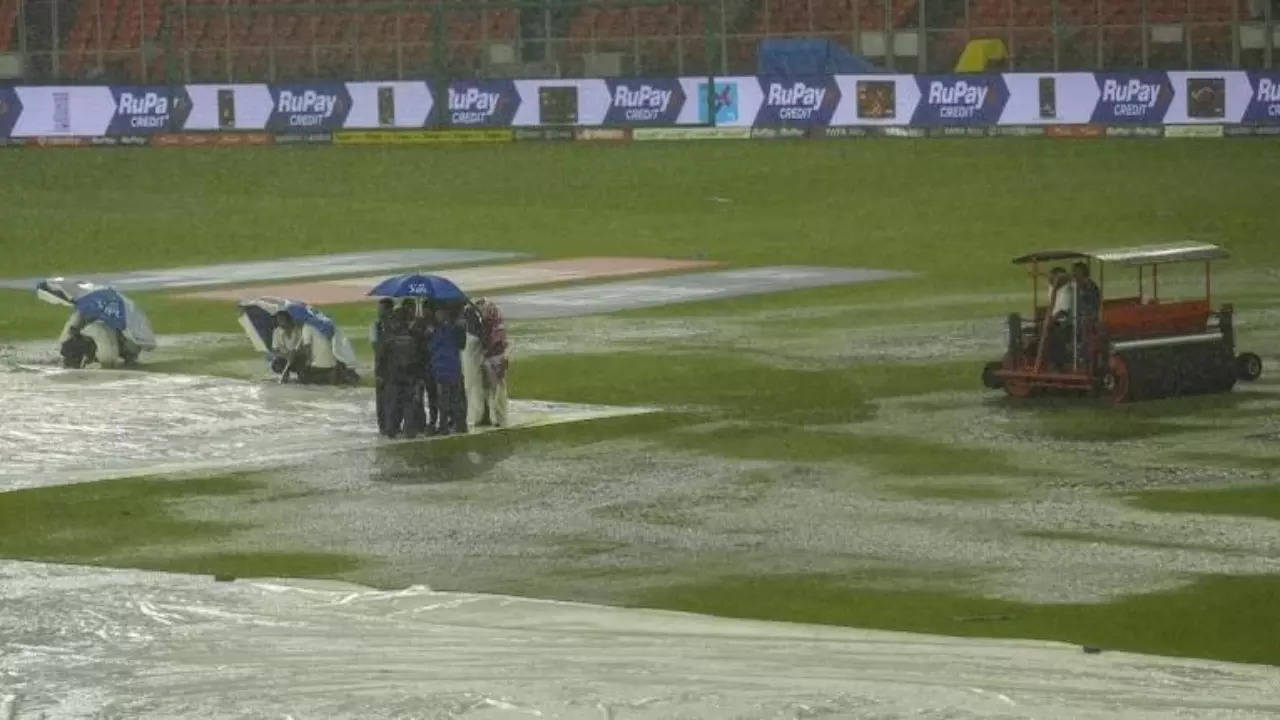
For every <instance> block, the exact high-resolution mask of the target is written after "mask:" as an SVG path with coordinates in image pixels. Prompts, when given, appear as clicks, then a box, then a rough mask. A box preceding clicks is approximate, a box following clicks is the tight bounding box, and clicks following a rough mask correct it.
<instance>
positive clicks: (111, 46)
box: [0, 0, 1256, 82]
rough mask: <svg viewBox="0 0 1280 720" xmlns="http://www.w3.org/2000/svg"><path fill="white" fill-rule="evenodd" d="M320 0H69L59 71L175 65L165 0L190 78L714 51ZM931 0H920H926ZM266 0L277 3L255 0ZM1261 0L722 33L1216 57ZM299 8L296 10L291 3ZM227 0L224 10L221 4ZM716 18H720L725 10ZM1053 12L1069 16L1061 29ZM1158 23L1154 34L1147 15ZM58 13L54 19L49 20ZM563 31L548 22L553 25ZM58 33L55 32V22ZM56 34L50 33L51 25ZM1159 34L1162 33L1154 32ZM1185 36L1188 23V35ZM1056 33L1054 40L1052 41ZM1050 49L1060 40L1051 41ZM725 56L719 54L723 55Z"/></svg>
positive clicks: (1035, 53)
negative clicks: (494, 50) (166, 32)
mask: <svg viewBox="0 0 1280 720" xmlns="http://www.w3.org/2000/svg"><path fill="white" fill-rule="evenodd" d="M313 1H314V0H80V1H79V2H68V1H67V0H61V1H60V7H61V8H65V9H66V11H67V12H68V14H71V15H73V16H74V20H73V21H71V22H70V23H65V22H64V23H59V24H60V25H63V26H64V27H63V28H62V33H63V42H62V44H61V48H62V52H63V56H62V64H61V69H60V74H61V75H62V76H64V77H66V78H68V79H72V80H91V79H96V78H99V77H111V78H119V79H121V80H125V81H132V82H157V81H161V80H162V79H163V78H164V71H165V64H166V63H165V61H166V58H165V56H164V52H165V50H166V43H165V42H164V39H163V37H162V32H161V26H162V23H163V20H164V17H165V11H166V9H170V12H173V13H174V15H173V19H174V20H175V23H174V27H173V36H172V43H173V48H174V50H175V52H176V53H177V56H176V57H175V58H174V60H175V61H176V65H177V66H178V67H179V68H180V69H181V71H182V74H183V75H184V76H185V77H187V78H189V79H192V80H224V81H225V80H249V79H259V80H260V79H264V78H275V79H306V78H312V77H317V76H319V77H326V76H333V75H335V74H336V75H342V76H344V77H370V78H371V77H392V76H396V75H413V76H420V75H422V74H424V73H426V72H428V71H432V70H434V69H435V64H436V63H437V62H438V61H439V60H440V59H443V60H444V62H445V67H444V68H443V69H444V70H445V71H446V72H448V73H452V74H458V75H470V74H478V73H483V72H484V71H485V70H486V67H487V63H488V62H489V60H488V57H489V56H488V52H487V47H486V46H487V45H488V44H489V43H491V42H499V43H505V44H507V45H509V46H510V47H512V48H519V47H522V46H523V47H525V48H526V52H527V51H528V48H529V47H532V46H533V45H536V44H537V43H539V42H541V41H542V40H544V39H545V40H549V42H547V43H545V44H546V47H548V48H550V49H549V50H547V59H548V60H552V61H555V62H558V63H560V66H561V67H562V68H565V69H567V71H569V72H575V71H576V69H578V68H579V67H580V66H577V65H574V64H573V63H574V62H576V61H578V60H581V59H582V58H583V56H584V55H586V54H592V53H616V54H618V55H619V56H622V57H624V58H626V61H627V62H626V63H624V66H623V68H622V72H635V73H652V74H656V73H671V72H693V73H699V72H704V71H708V70H714V69H716V68H708V67H705V66H706V64H707V61H708V60H709V59H711V58H709V57H708V55H707V48H706V35H705V32H706V29H705V22H706V20H707V17H706V15H705V13H704V11H703V9H702V8H701V7H694V6H688V5H681V4H679V3H675V2H673V3H670V4H665V5H656V6H655V5H644V6H640V5H636V6H629V7H616V6H615V7H609V6H607V5H606V6H573V7H569V6H560V7H557V8H555V10H553V11H552V12H551V14H550V15H548V17H550V18H553V19H552V20H548V21H544V19H543V13H542V11H540V10H534V11H533V14H532V15H530V14H528V13H525V14H524V15H522V11H521V10H516V9H497V10H489V9H482V8H481V7H479V6H478V7H477V8H476V10H475V11H470V10H465V9H464V10H458V9H456V8H453V9H450V10H449V11H448V12H446V13H445V14H444V15H443V22H444V27H443V28H442V30H443V34H444V37H445V40H446V43H447V46H446V47H445V48H442V49H438V48H436V47H434V45H435V43H436V42H437V38H436V33H435V29H434V28H433V23H434V22H435V19H434V16H433V13H432V12H431V11H430V10H429V9H428V8H429V5H424V6H423V10H422V11H407V12H390V11H388V10H387V9H386V8H385V7H384V8H382V9H376V8H375V9H371V10H370V11H368V12H363V13H362V12H359V10H360V7H361V6H363V5H369V4H372V3H374V2H375V0H347V4H349V5H350V7H351V10H352V12H342V13H315V12H308V11H307V8H308V6H309V5H311V4H312V3H313ZM21 2H23V0H0V51H3V50H6V49H10V48H12V47H13V45H14V44H15V38H16V35H17V34H16V32H14V30H15V28H16V25H17V22H16V21H17V18H18V16H19V12H18V10H19V3H21ZM922 3H923V4H922ZM267 4H270V5H272V6H274V7H275V8H276V9H275V10H273V11H272V12H269V13H268V12H264V13H250V12H246V11H248V10H251V9H252V8H254V7H256V6H261V5H267ZM1253 4H1256V3H1251V2H1250V0H1057V2H1056V11H1055V7H1054V6H1055V3H1054V2H1052V0H968V5H967V7H966V5H965V3H964V2H962V1H961V0H955V2H950V1H947V2H933V1H932V0H728V2H727V4H726V6H725V7H726V8H727V11H728V12H727V13H726V15H727V16H726V18H725V19H724V21H723V22H724V26H725V27H726V29H727V31H728V37H727V38H726V39H725V40H724V43H723V45H724V48H725V50H726V54H727V59H726V67H727V68H728V69H730V71H737V72H742V71H750V69H751V68H753V67H755V65H756V53H757V46H758V44H759V42H760V40H762V39H764V38H766V37H811V38H815V39H825V40H831V41H835V42H839V43H842V44H844V45H845V46H846V47H848V48H850V49H852V50H859V49H860V47H861V46H860V44H859V33H862V34H863V36H864V37H865V33H866V32H867V31H871V32H875V31H878V30H885V31H888V30H905V31H910V30H913V29H916V28H918V27H919V25H920V13H921V12H922V10H923V11H926V12H928V13H932V14H931V15H927V16H926V17H925V19H924V29H925V31H926V32H927V33H928V43H927V47H926V54H927V55H928V58H927V60H928V67H929V68H930V69H931V70H945V69H949V67H950V65H949V63H953V62H954V60H955V58H957V57H958V56H959V54H960V51H961V50H962V48H963V47H964V45H965V43H967V42H968V41H969V40H971V39H978V38H984V37H991V38H998V39H1001V40H1003V41H1004V42H1005V43H1006V45H1007V46H1008V48H1009V50H1010V55H1011V64H1010V66H1011V67H1012V68H1013V69H1035V70H1044V69H1051V68H1052V66H1053V63H1054V59H1055V57H1058V58H1059V60H1060V61H1061V62H1063V63H1064V69H1084V68H1091V67H1096V66H1098V63H1099V62H1101V66H1102V67H1110V68H1132V67H1141V66H1143V64H1144V61H1143V57H1142V54H1143V52H1144V50H1145V51H1146V52H1147V53H1148V59H1147V60H1148V62H1151V63H1152V64H1153V66H1155V67H1174V66H1179V65H1185V64H1186V63H1187V62H1188V61H1189V58H1194V60H1192V61H1193V62H1195V63H1196V64H1200V65H1202V66H1205V67H1221V66H1225V65H1226V64H1227V63H1229V61H1230V59H1231V56H1232V42H1233V39H1234V35H1233V33H1234V28H1233V27H1232V25H1231V24H1232V23H1234V22H1236V21H1238V20H1247V19H1250V18H1251V17H1252V16H1251V11H1252V10H1251V7H1252V5H1253ZM290 5H296V6H297V7H298V10H299V11H298V12H297V13H290V12H288V11H287V10H284V11H282V10H280V9H279V8H280V7H281V6H284V7H285V8H287V7H288V6H290ZM223 8H228V9H230V10H231V12H229V13H223V12H221V10H222V9H223ZM714 19H715V20H716V23H717V25H718V24H719V23H720V19H719V18H714ZM1055 22H1056V23H1057V24H1058V26H1059V30H1057V31H1056V32H1055V30H1054V29H1053V26H1054V24H1055ZM1144 22H1145V23H1147V24H1148V25H1150V27H1149V28H1147V29H1146V32H1148V33H1150V34H1149V35H1148V37H1147V41H1148V42H1146V43H1144V42H1143V32H1144V28H1143V23H1144ZM45 24H48V23H45ZM548 28H549V29H550V31H551V33H552V36H551V37H550V38H545V37H543V36H544V35H545V34H546V32H547V29H548ZM54 32H57V30H55V31H54ZM45 34H47V32H46V33H45ZM1157 36H1158V37H1157ZM1184 37H1185V40H1181V39H1180V38H1184ZM1055 42H1056V43H1057V47H1056V48H1055ZM1055 50H1056V51H1057V53H1056V54H1055ZM717 64H718V63H717Z"/></svg>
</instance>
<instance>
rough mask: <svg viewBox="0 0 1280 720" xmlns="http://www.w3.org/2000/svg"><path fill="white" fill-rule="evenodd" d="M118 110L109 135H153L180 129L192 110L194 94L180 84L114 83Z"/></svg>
mask: <svg viewBox="0 0 1280 720" xmlns="http://www.w3.org/2000/svg"><path fill="white" fill-rule="evenodd" d="M111 98H112V100H113V101H114V102H115V112H114V114H113V116H112V118H111V122H110V124H108V126H107V133H108V134H109V135H150V134H152V133H157V132H166V131H172V130H178V129H181V128H182V127H183V126H184V125H185V124H186V122H187V115H189V114H190V113H191V96H190V95H188V94H187V89H186V88H185V87H183V86H181V85H178V86H176V87H168V86H165V85H149V86H129V85H124V86H122V85H113V86H111Z"/></svg>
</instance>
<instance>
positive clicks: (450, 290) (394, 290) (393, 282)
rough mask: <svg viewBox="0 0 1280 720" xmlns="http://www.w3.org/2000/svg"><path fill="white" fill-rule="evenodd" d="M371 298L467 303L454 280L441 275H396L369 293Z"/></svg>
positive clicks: (464, 295) (465, 297)
mask: <svg viewBox="0 0 1280 720" xmlns="http://www.w3.org/2000/svg"><path fill="white" fill-rule="evenodd" d="M369 295H370V296H371V297H388V298H421V299H424V300H435V301H438V302H466V301H467V296H466V294H465V293H463V292H462V290H460V289H459V288H458V286H457V285H454V284H453V281H452V280H449V279H448V278H443V277H440V276H439V275H421V274H418V273H410V274H408V275H396V276H395V277H389V278H387V279H386V280H383V281H382V282H380V283H378V284H377V286H376V287H374V288H373V289H372V290H370V291H369Z"/></svg>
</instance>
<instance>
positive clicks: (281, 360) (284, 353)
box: [271, 310, 307, 382]
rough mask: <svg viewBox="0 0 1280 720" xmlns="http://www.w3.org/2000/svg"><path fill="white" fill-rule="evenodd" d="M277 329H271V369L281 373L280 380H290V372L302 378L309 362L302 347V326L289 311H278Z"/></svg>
mask: <svg viewBox="0 0 1280 720" xmlns="http://www.w3.org/2000/svg"><path fill="white" fill-rule="evenodd" d="M275 317H276V329H275V330H273V331H271V355H272V358H271V370H272V371H273V372H278V373H280V382H288V381H289V374H290V373H293V374H294V376H295V377H298V378H301V376H302V370H303V368H304V367H305V366H306V364H307V357H306V351H305V350H304V349H303V347H302V328H300V327H298V324H297V323H296V322H294V321H293V318H292V317H291V316H290V315H289V313H287V312H285V311H283V310H281V311H280V312H278V313H276V316H275Z"/></svg>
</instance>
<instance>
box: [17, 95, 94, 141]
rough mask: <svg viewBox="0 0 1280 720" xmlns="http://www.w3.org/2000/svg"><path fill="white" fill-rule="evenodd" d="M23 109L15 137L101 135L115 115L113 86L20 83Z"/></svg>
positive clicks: (19, 96) (19, 98)
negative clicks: (27, 84) (63, 85)
mask: <svg viewBox="0 0 1280 720" xmlns="http://www.w3.org/2000/svg"><path fill="white" fill-rule="evenodd" d="M14 93H15V94H16V95H17V99H18V100H17V101H18V105H19V106H20V112H19V113H18V117H17V119H16V120H15V121H14V123H13V127H12V128H11V130H10V134H11V135H12V136H13V137H56V136H59V135H64V136H73V135H74V136H85V137H92V136H101V135H106V134H107V127H108V126H109V125H110V124H111V119H112V117H113V116H114V115H115V109H116V105H115V101H114V100H112V99H111V88H109V87H107V86H105V85H82V86H75V85H71V86H65V87H58V86H18V87H16V88H14Z"/></svg>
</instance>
